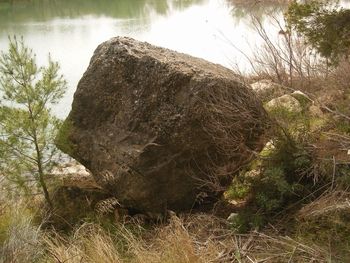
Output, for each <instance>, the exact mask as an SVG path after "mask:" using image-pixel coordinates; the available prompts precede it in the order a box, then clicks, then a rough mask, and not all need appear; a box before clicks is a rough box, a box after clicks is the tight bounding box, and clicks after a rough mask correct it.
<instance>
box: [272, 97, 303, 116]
mask: <svg viewBox="0 0 350 263" xmlns="http://www.w3.org/2000/svg"><path fill="white" fill-rule="evenodd" d="M266 107H267V108H268V109H276V108H285V109H287V110H288V111H290V112H301V111H302V107H301V105H300V102H299V101H298V100H297V99H296V98H294V97H293V96H291V95H288V94H287V95H283V96H281V97H278V98H275V99H272V100H270V101H269V102H268V103H266Z"/></svg>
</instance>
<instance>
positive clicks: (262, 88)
mask: <svg viewBox="0 0 350 263" xmlns="http://www.w3.org/2000/svg"><path fill="white" fill-rule="evenodd" d="M250 86H251V88H252V90H254V91H255V93H256V94H257V95H258V97H260V98H261V99H262V100H265V99H267V100H269V99H271V98H274V97H278V96H281V95H283V94H285V92H286V90H285V89H284V88H283V86H281V85H279V84H277V83H274V82H272V81H271V80H266V79H264V80H260V81H258V82H255V83H253V84H251V85H250Z"/></svg>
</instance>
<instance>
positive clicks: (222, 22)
mask: <svg viewBox="0 0 350 263" xmlns="http://www.w3.org/2000/svg"><path fill="white" fill-rule="evenodd" d="M11 2H12V4H11ZM282 9H283V6H274V5H270V6H266V5H265V6H261V5H259V4H254V5H250V6H249V5H245V6H238V5H234V4H232V2H231V1H230V0H115V1H113V0H99V1H96V0H60V1H56V0H12V1H6V0H0V49H1V50H6V49H7V45H8V35H14V34H16V35H22V36H23V37H24V39H25V42H26V44H27V45H28V46H29V47H31V48H32V49H33V51H34V52H35V53H36V54H37V60H38V63H39V64H42V63H44V62H46V61H47V56H48V54H49V53H50V54H51V56H52V58H53V59H54V60H56V61H58V62H59V63H60V65H61V69H62V73H63V74H64V76H65V78H66V79H67V80H68V85H69V88H68V91H67V93H66V95H65V97H64V99H63V101H62V102H61V103H60V104H59V105H58V106H57V107H56V108H55V109H54V111H55V113H56V115H58V116H59V117H62V118H64V117H65V116H66V115H67V114H68V113H69V110H70V107H71V102H72V100H73V94H74V91H75V89H76V86H77V83H78V81H79V79H80V78H81V76H82V74H83V72H84V71H85V70H86V68H87V66H88V64H89V60H90V58H91V56H92V54H93V51H94V50H95V48H96V47H97V45H98V44H100V43H101V42H103V41H105V40H108V39H109V38H111V37H114V36H129V37H133V38H135V39H138V40H143V41H147V42H149V43H152V44H155V45H159V46H163V47H167V48H170V49H174V50H177V51H180V52H184V53H187V54H190V55H193V56H197V57H201V58H204V59H207V60H209V61H212V62H215V63H219V64H222V65H224V66H226V67H229V68H230V67H233V66H236V65H238V66H239V67H240V68H241V69H242V70H244V69H245V68H246V67H247V62H246V61H245V60H244V57H243V55H242V54H241V53H240V52H239V51H238V49H239V50H241V51H243V52H246V53H248V54H249V52H250V50H251V49H252V48H254V46H255V45H259V44H260V43H261V42H260V41H261V40H260V39H259V37H258V36H257V34H256V32H255V31H254V30H253V28H252V25H251V22H250V18H249V14H252V13H254V14H255V15H257V16H260V17H262V18H264V14H266V13H271V12H275V13H276V14H277V15H280V14H281V10H282ZM265 23H266V25H267V30H269V31H271V34H272V35H276V36H277V35H278V29H276V28H275V27H273V26H270V25H269V23H268V21H265ZM233 45H234V46H235V47H233Z"/></svg>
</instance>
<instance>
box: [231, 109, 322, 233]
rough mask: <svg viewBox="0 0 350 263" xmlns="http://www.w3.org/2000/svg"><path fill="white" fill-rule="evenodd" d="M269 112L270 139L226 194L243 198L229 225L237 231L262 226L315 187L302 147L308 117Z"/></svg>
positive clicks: (309, 165) (300, 114)
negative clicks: (273, 123)
mask: <svg viewBox="0 0 350 263" xmlns="http://www.w3.org/2000/svg"><path fill="white" fill-rule="evenodd" d="M270 115H271V116H272V117H274V118H275V120H276V124H277V125H278V127H279V128H277V129H276V133H275V137H274V139H273V141H272V142H270V144H269V145H268V146H266V147H265V149H263V150H262V152H261V153H260V159H259V161H258V163H257V162H255V163H253V165H252V167H249V168H248V172H243V173H241V174H240V176H238V178H236V179H234V181H233V185H232V186H231V188H230V190H229V192H228V194H227V197H228V198H234V199H237V198H246V201H247V203H246V206H245V207H244V208H243V209H242V211H241V212H240V213H239V215H238V216H237V217H236V218H235V222H234V223H233V224H232V225H233V227H234V228H235V229H237V230H238V231H243V232H244V231H248V230H250V229H251V228H258V227H260V226H263V225H264V224H265V223H266V222H269V221H270V220H271V219H272V218H273V217H274V216H275V215H277V214H279V213H281V212H282V211H283V210H284V209H286V208H287V207H288V206H289V205H291V204H294V203H296V202H298V201H300V200H302V199H303V198H305V196H307V195H308V194H310V192H312V191H313V189H314V188H315V185H314V183H313V181H312V179H311V178H309V177H308V176H307V173H308V171H309V170H310V168H311V167H312V165H313V160H312V155H311V153H310V152H308V150H307V147H306V138H308V140H310V139H311V138H310V136H308V134H309V127H310V124H309V118H307V116H305V113H293V112H290V111H285V110H283V109H274V110H273V111H272V112H270ZM253 171H254V172H253ZM242 189H244V191H242ZM244 195H245V196H244Z"/></svg>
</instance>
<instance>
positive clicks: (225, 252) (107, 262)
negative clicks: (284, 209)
mask: <svg viewBox="0 0 350 263" xmlns="http://www.w3.org/2000/svg"><path fill="white" fill-rule="evenodd" d="M46 244H47V246H48V251H49V257H48V259H47V261H46V262H67V263H75V262H87V263H95V262H96V263H102V262H103V263H118V262H132V263H144V262H149V263H178V262H181V263H207V262H218V263H219V262H242V263H243V262H250V263H252V262H326V259H327V251H326V250H323V249H322V248H320V247H316V246H309V245H305V244H303V243H301V242H297V241H296V240H293V239H292V238H290V237H282V236H278V235H274V236H270V235H266V234H262V233H258V232H252V233H250V234H247V235H238V234H235V233H234V232H233V231H231V230H230V229H229V228H227V225H226V226H224V224H222V222H221V220H219V219H217V218H214V217H212V216H207V215H198V216H191V217H188V218H184V219H179V218H178V217H175V216H174V217H173V218H172V219H171V221H170V223H169V224H167V225H163V226H158V227H157V228H155V229H153V230H152V231H148V232H147V233H146V234H144V235H142V236H140V235H139V234H135V233H134V232H132V231H131V230H130V229H128V228H126V227H120V228H119V229H118V231H117V232H116V233H115V234H111V233H108V232H106V231H105V230H103V229H101V228H100V227H99V226H97V225H91V224H90V225H84V226H83V227H81V228H80V229H78V230H77V231H76V233H75V234H74V235H73V236H71V237H70V238H68V239H64V238H62V237H60V236H58V235H57V234H55V235H53V236H51V237H50V238H46Z"/></svg>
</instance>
